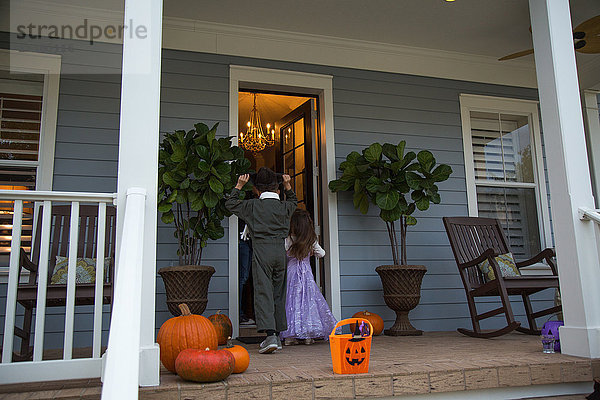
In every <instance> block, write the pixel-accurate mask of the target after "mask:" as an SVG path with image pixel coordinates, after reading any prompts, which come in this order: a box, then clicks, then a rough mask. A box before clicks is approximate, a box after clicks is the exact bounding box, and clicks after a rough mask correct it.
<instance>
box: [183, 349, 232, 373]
mask: <svg viewBox="0 0 600 400" xmlns="http://www.w3.org/2000/svg"><path fill="white" fill-rule="evenodd" d="M234 365H235V358H234V357H233V354H231V353H230V352H229V351H226V350H210V349H209V348H208V347H207V348H206V349H205V350H200V349H185V350H183V351H182V352H181V353H179V355H178V356H177V359H176V360H175V370H176V371H177V375H179V376H180V377H181V378H183V379H185V380H186V381H194V382H217V381H222V380H223V379H226V378H227V377H228V376H229V375H231V373H232V372H233V367H234Z"/></svg>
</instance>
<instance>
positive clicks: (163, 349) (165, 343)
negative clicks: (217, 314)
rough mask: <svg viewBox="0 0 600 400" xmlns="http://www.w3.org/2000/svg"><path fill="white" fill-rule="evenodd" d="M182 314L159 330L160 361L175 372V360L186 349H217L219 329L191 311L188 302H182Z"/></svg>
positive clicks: (180, 307)
mask: <svg viewBox="0 0 600 400" xmlns="http://www.w3.org/2000/svg"><path fill="white" fill-rule="evenodd" d="M179 309H180V310H181V315H180V316H178V317H173V318H170V319H168V320H167V321H165V323H164V324H162V326H161V327H160V330H159V331H158V336H157V338H156V341H157V342H158V344H159V346H160V361H161V362H162V363H163V365H164V366H165V368H166V369H168V370H169V371H171V372H173V373H175V360H176V359H177V356H178V355H179V353H180V352H181V351H183V350H185V349H188V348H192V349H204V348H207V347H208V348H209V349H211V350H216V349H217V346H218V344H217V331H216V330H215V327H214V326H213V324H212V323H211V322H210V321H209V320H208V318H205V317H203V316H201V315H194V314H192V313H191V312H190V309H189V307H188V306H187V304H180V305H179Z"/></svg>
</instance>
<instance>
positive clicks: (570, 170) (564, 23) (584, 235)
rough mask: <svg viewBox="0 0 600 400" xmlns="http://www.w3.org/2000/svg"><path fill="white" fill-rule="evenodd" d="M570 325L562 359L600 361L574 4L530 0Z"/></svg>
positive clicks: (599, 272) (599, 270) (563, 335)
mask: <svg viewBox="0 0 600 400" xmlns="http://www.w3.org/2000/svg"><path fill="white" fill-rule="evenodd" d="M529 9H530V16H531V25H532V28H533V44H534V49H535V65H536V71H537V80H538V90H539V96H540V103H541V113H542V125H543V131H544V142H545V145H546V156H547V160H548V177H549V181H550V201H551V205H552V217H553V225H554V239H555V243H556V253H557V257H558V260H557V261H558V268H559V279H560V287H561V296H562V304H563V308H564V317H565V326H564V327H562V328H561V329H560V339H561V349H562V351H563V353H566V354H571V355H577V356H583V357H600V312H599V310H600V290H598V277H599V276H600V262H599V260H598V250H597V245H598V242H597V240H596V234H595V227H594V224H593V223H592V222H589V221H587V222H586V221H580V220H579V218H578V215H577V211H578V208H579V207H589V208H594V198H593V196H592V187H591V181H590V173H589V166H588V158H587V150H586V143H585V134H584V128H583V117H582V110H581V101H580V94H579V84H578V80H577V70H576V66H575V51H574V48H573V33H572V28H571V18H570V15H571V13H570V10H569V2H568V0H529Z"/></svg>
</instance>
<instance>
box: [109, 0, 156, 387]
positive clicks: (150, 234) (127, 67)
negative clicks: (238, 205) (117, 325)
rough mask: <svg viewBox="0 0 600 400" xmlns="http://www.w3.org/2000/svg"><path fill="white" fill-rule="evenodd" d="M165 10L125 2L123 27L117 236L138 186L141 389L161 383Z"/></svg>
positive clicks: (145, 0) (149, 1)
mask: <svg viewBox="0 0 600 400" xmlns="http://www.w3.org/2000/svg"><path fill="white" fill-rule="evenodd" d="M162 7H163V2H162V0H125V18H124V21H125V22H124V23H125V25H126V26H127V27H128V28H127V29H126V30H125V34H124V35H123V36H124V37H123V71H122V83H121V124H120V131H119V171H118V200H117V201H118V203H117V227H118V229H117V234H118V235H119V237H120V235H121V234H122V232H123V213H124V211H125V207H124V205H125V196H126V193H127V189H128V188H130V187H133V186H136V187H141V188H144V189H146V193H147V196H146V212H145V216H144V220H145V223H144V246H143V267H142V268H143V270H142V311H141V334H140V380H139V384H140V386H154V385H158V384H159V370H160V358H159V348H158V344H156V343H155V333H154V321H155V315H154V303H155V301H156V295H155V291H156V288H155V286H156V218H157V210H156V198H157V186H158V142H159V132H158V129H159V118H160V67H161V48H162ZM117 243H121V241H120V240H118V242H117ZM118 250H119V249H118V248H117V251H118ZM118 267H119V268H127V267H128V266H127V265H121V266H118ZM117 273H118V272H117Z"/></svg>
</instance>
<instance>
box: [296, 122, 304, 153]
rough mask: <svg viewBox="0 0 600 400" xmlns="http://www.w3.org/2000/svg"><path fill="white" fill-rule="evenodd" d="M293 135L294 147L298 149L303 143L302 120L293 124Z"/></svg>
mask: <svg viewBox="0 0 600 400" xmlns="http://www.w3.org/2000/svg"><path fill="white" fill-rule="evenodd" d="M294 133H295V135H294V136H295V137H294V147H298V146H300V145H301V144H303V143H304V118H300V119H299V120H298V121H296V122H294Z"/></svg>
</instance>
